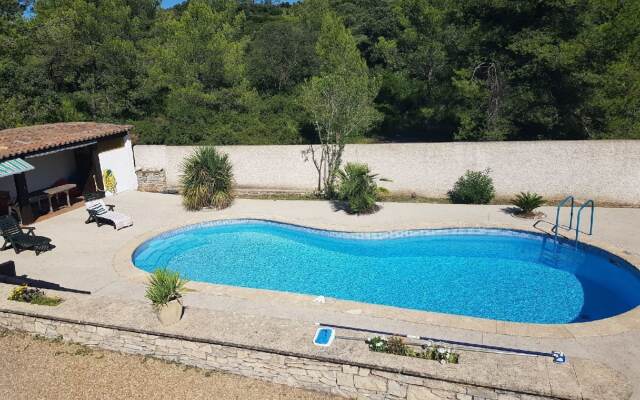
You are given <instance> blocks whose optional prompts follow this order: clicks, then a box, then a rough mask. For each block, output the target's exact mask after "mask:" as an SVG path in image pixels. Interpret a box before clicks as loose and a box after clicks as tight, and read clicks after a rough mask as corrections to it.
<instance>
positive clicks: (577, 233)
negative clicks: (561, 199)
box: [576, 199, 596, 246]
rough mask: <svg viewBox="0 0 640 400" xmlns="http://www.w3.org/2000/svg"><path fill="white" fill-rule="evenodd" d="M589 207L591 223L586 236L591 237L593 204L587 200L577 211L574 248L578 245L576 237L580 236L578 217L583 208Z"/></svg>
mask: <svg viewBox="0 0 640 400" xmlns="http://www.w3.org/2000/svg"><path fill="white" fill-rule="evenodd" d="M588 206H591V223H590V224H589V233H588V234H587V235H590V236H591V235H593V214H594V211H595V206H596V205H595V202H594V201H593V200H591V199H590V200H587V201H586V202H585V203H584V204H583V205H582V206H580V209H578V217H577V219H576V246H577V245H578V236H579V235H580V216H581V214H582V210H584V209H585V207H588Z"/></svg>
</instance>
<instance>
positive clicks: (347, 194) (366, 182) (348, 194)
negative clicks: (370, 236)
mask: <svg viewBox="0 0 640 400" xmlns="http://www.w3.org/2000/svg"><path fill="white" fill-rule="evenodd" d="M338 178H339V186H338V198H339V199H340V200H343V201H346V202H347V203H348V205H349V212H351V213H354V214H368V213H372V212H374V211H376V200H377V199H378V193H379V192H380V191H384V189H382V188H378V184H377V183H376V180H377V179H378V178H377V175H376V174H372V173H371V172H370V171H369V166H368V165H367V164H361V163H347V165H345V166H344V169H342V170H340V171H338Z"/></svg>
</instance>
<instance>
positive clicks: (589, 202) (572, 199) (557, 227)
mask: <svg viewBox="0 0 640 400" xmlns="http://www.w3.org/2000/svg"><path fill="white" fill-rule="evenodd" d="M568 202H571V211H570V216H569V226H568V227H566V228H567V230H568V231H572V230H573V229H574V227H573V216H574V214H575V212H574V209H575V207H576V199H575V197H574V196H567V197H566V198H565V199H564V200H562V201H561V202H560V203H559V204H558V207H556V223H555V225H554V226H553V228H551V230H552V232H553V233H554V239H555V241H556V243H557V242H558V231H559V230H560V228H561V227H562V226H561V225H560V210H561V209H562V207H563V206H564V205H565V204H567V203H568ZM585 208H590V209H591V220H590V224H589V232H580V222H581V217H582V211H584V210H585ZM594 211H595V202H594V201H593V200H592V199H589V200H587V201H585V202H584V203H582V205H581V206H580V208H579V209H578V213H577V216H576V226H575V231H576V236H575V239H574V243H575V245H576V246H578V239H579V237H580V233H585V234H587V235H589V236H591V235H593V217H594Z"/></svg>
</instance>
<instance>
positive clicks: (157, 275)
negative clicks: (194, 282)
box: [145, 268, 187, 307]
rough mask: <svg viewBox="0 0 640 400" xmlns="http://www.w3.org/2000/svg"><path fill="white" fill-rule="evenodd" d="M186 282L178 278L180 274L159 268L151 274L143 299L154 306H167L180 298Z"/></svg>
mask: <svg viewBox="0 0 640 400" xmlns="http://www.w3.org/2000/svg"><path fill="white" fill-rule="evenodd" d="M186 284H187V281H186V280H184V279H182V278H180V273H178V272H173V271H170V270H168V269H166V268H159V269H157V270H155V271H153V273H152V274H151V277H150V278H149V284H148V285H147V292H146V294H145V297H146V298H147V299H149V300H151V303H153V305H154V306H156V307H157V306H161V305H164V304H167V303H168V302H170V301H172V300H176V299H179V298H180V297H182V293H183V292H184V290H185V285H186Z"/></svg>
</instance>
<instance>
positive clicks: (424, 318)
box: [0, 192, 640, 399]
mask: <svg viewBox="0 0 640 400" xmlns="http://www.w3.org/2000/svg"><path fill="white" fill-rule="evenodd" d="M108 200H109V201H108V203H112V204H115V205H116V211H120V212H123V213H126V214H129V215H132V216H133V218H134V221H135V225H134V226H133V227H132V228H127V229H124V230H121V231H117V232H116V231H114V230H113V229H111V228H110V227H107V226H103V227H101V228H98V227H97V226H96V225H95V224H90V225H85V224H84V220H85V219H86V212H85V211H84V210H83V209H79V210H73V211H71V212H69V213H67V214H64V215H60V216H58V217H55V218H52V219H50V220H46V221H43V222H40V223H38V224H36V227H37V230H36V233H37V234H41V235H45V236H49V237H51V238H52V239H53V243H54V244H55V245H56V246H57V247H56V248H55V249H54V250H53V251H51V252H48V253H44V254H41V255H40V256H38V257H36V256H35V254H33V253H32V252H23V253H21V254H19V255H16V254H14V253H13V252H12V251H5V252H2V253H0V262H4V261H9V260H12V261H14V262H15V265H16V270H17V273H18V275H26V276H27V277H28V278H30V279H35V280H41V281H46V282H49V283H54V284H57V285H60V286H61V287H65V288H72V289H76V290H84V291H89V292H91V295H81V294H70V293H68V292H63V293H61V296H62V297H65V298H67V299H68V301H66V302H65V303H63V304H62V305H61V306H59V307H56V308H53V309H46V308H43V307H35V306H30V305H24V304H17V303H15V302H8V301H6V300H5V299H6V293H7V292H8V290H9V289H10V286H9V285H2V284H0V289H1V292H0V295H1V297H0V307H2V308H5V309H17V310H23V311H24V310H28V311H31V312H36V311H37V312H46V313H51V315H56V316H60V317H65V318H75V319H81V320H83V319H84V320H96V319H97V320H99V321H100V322H108V323H120V324H125V325H131V326H139V327H144V328H149V329H152V328H153V329H165V328H160V327H158V324H157V321H155V317H153V316H152V314H151V312H150V309H149V306H148V304H146V301H145V299H144V290H145V287H144V281H145V279H146V275H145V274H144V273H143V272H142V271H139V270H136V269H135V268H133V267H132V266H131V263H130V256H131V252H132V251H133V249H135V247H137V245H139V244H140V243H141V242H142V241H144V240H145V239H147V238H150V237H152V236H153V235H155V234H157V233H161V232H163V231H166V230H169V229H172V228H176V227H179V226H182V225H187V224H193V223H198V222H203V221H210V220H215V219H230V218H257V219H270V220H277V221H281V222H288V223H294V224H299V225H305V226H310V227H315V228H324V229H334V230H344V231H387V230H401V229H416V228H436V227H461V226H465V227H506V228H516V229H525V230H532V225H533V221H531V220H524V219H520V218H515V217H513V216H511V215H510V214H509V213H507V212H505V208H507V206H463V205H448V204H411V203H386V204H383V207H382V209H381V210H380V212H378V213H377V214H374V215H368V216H350V215H345V214H344V212H342V211H335V210H334V209H333V208H332V207H331V205H330V204H329V203H327V202H321V201H267V200H237V201H236V202H235V203H234V204H233V206H232V207H230V208H229V209H227V210H224V211H213V210H206V211H201V212H196V213H190V212H186V211H184V210H183V209H182V207H181V205H180V197H179V196H174V195H163V194H152V193H140V192H128V193H123V194H121V195H118V196H116V197H113V198H110V199H108ZM542 211H543V212H545V213H546V214H547V215H548V217H547V220H548V221H551V219H552V218H555V209H554V208H547V207H545V208H543V209H542ZM638 226H640V209H631V208H620V209H615V208H597V209H596V220H595V227H594V236H593V237H586V236H585V241H587V242H589V243H593V244H596V245H598V246H601V247H604V248H605V249H607V250H610V251H612V252H614V253H616V254H618V255H620V256H621V257H623V258H625V259H627V260H629V261H630V262H632V263H634V264H635V265H636V266H640V235H638V228H637V227H638ZM189 287H190V288H192V289H194V291H193V292H190V293H188V294H187V295H186V296H185V298H184V301H185V305H186V306H187V308H188V309H187V312H186V313H185V318H184V319H183V321H181V322H180V323H179V324H177V325H175V326H174V327H171V328H170V329H169V331H171V332H173V333H189V332H191V333H193V332H198V333H199V334H201V335H212V336H216V337H217V338H218V339H225V340H235V341H239V342H243V343H249V344H250V343H253V342H255V341H256V340H257V338H256V332H257V330H258V329H259V328H260V327H262V328H264V327H268V328H269V329H268V331H269V332H271V334H272V335H271V340H272V343H273V345H274V346H278V347H279V348H282V349H286V350H287V351H293V352H295V351H298V352H304V353H313V352H317V351H318V350H317V349H314V348H312V347H311V346H309V342H310V335H311V334H312V333H313V330H314V325H313V324H314V323H315V322H320V321H322V322H325V323H335V324H344V325H351V326H360V327H367V328H376V329H382V330H390V331H396V332H408V333H419V334H422V335H428V336H432V337H442V338H449V339H453V340H463V341H471V342H477V343H484V344H493V345H500V346H510V347H512V346H515V347H520V348H525V349H532V350H541V351H551V350H561V351H564V352H565V353H566V354H567V355H568V357H569V360H570V363H569V364H570V367H571V369H570V370H569V371H568V372H567V371H564V372H563V370H561V369H560V368H561V367H558V366H556V365H553V364H550V363H540V361H539V360H538V361H533V360H523V361H514V359H513V358H508V359H506V358H504V357H505V356H495V355H492V356H488V355H482V356H478V355H477V354H465V358H466V359H467V360H469V363H468V364H464V363H463V364H461V365H460V366H459V367H453V366H445V367H444V368H442V367H441V366H440V365H439V364H436V363H431V364H433V365H429V366H428V367H426V368H427V370H428V373H430V374H432V375H433V376H438V377H440V376H443V377H450V378H451V379H454V378H455V379H458V378H461V377H464V378H465V380H467V381H469V382H476V383H478V384H486V383H487V382H498V383H497V384H501V385H504V386H505V387H506V386H508V385H511V386H513V385H514V384H518V385H521V386H522V387H523V388H524V389H526V390H534V389H535V390H536V392H538V393H546V394H547V395H553V394H561V393H562V392H563V391H573V392H580V393H582V394H583V396H584V397H585V398H603V399H604V398H607V399H624V398H628V397H629V393H630V392H631V391H633V395H632V397H631V398H633V399H640V344H639V343H640V309H636V310H632V311H630V312H628V313H626V314H624V315H622V316H618V317H614V318H611V319H607V320H603V321H597V322H591V323H585V324H572V325H533V324H515V323H508V322H498V321H491V320H483V319H477V318H468V317H458V316H450V315H443V314H437V313H426V312H419V311H411V310H403V309H397V308H393V307H384V306H377V305H369V304H362V303H355V302H349V301H337V300H333V299H327V301H326V303H324V304H318V303H315V302H313V297H311V296H304V295H296V294H287V293H277V292H270V291H264V290H253V289H243V288H233V287H226V286H221V285H211V284H202V283H197V282H192V283H190V285H189ZM96 310H100V312H97V311H96ZM104 310H107V311H104ZM212 321H217V322H219V323H217V324H213V323H212ZM222 322H224V323H222ZM222 326H224V328H220V327H222ZM246 327H250V328H255V329H244V328H246ZM278 327H280V328H278ZM283 331H286V332H287V340H283V339H282V335H281V334H282V332H283ZM240 332H245V333H244V334H242V333H240ZM252 334H253V335H252ZM277 338H280V339H277ZM353 346H354V345H352V344H349V345H345V346H334V347H333V348H332V349H330V350H327V352H328V353H327V354H329V355H331V356H332V357H337V358H341V357H343V358H345V359H346V357H350V358H355V359H358V360H360V361H362V362H363V363H370V364H373V365H375V364H378V363H381V362H384V363H387V364H389V363H390V364H394V363H398V362H402V363H403V365H401V366H400V367H402V368H409V369H411V368H415V369H421V370H424V369H425V365H424V364H419V365H418V364H415V365H413V364H412V363H413V362H414V360H408V359H406V358H402V357H400V360H398V357H394V356H391V358H389V356H383V355H379V354H375V355H372V354H369V352H368V351H363V349H362V347H365V348H364V350H366V346H360V347H359V348H358V349H355V348H353ZM332 352H333V353H332ZM381 357H382V358H381ZM574 360H575V361H574ZM572 361H573V362H572ZM509 363H515V364H511V365H510V364H509ZM516 364H517V365H516ZM504 365H507V366H508V368H505V367H504ZM604 365H606V366H608V367H610V368H612V369H613V371H612V370H609V369H608V368H604V367H603V366H604ZM480 366H482V367H480ZM508 371H510V372H508ZM535 371H537V372H535ZM565 372H566V374H565ZM537 373H540V374H542V375H544V376H546V377H547V378H546V380H543V381H539V380H538V378H539V376H538V375H536V374H537ZM563 374H565V375H563ZM562 376H565V378H564V379H560V378H559V377H562ZM624 378H626V379H624ZM603 382H610V383H611V385H606V386H610V387H605V385H604V384H603Z"/></svg>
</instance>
